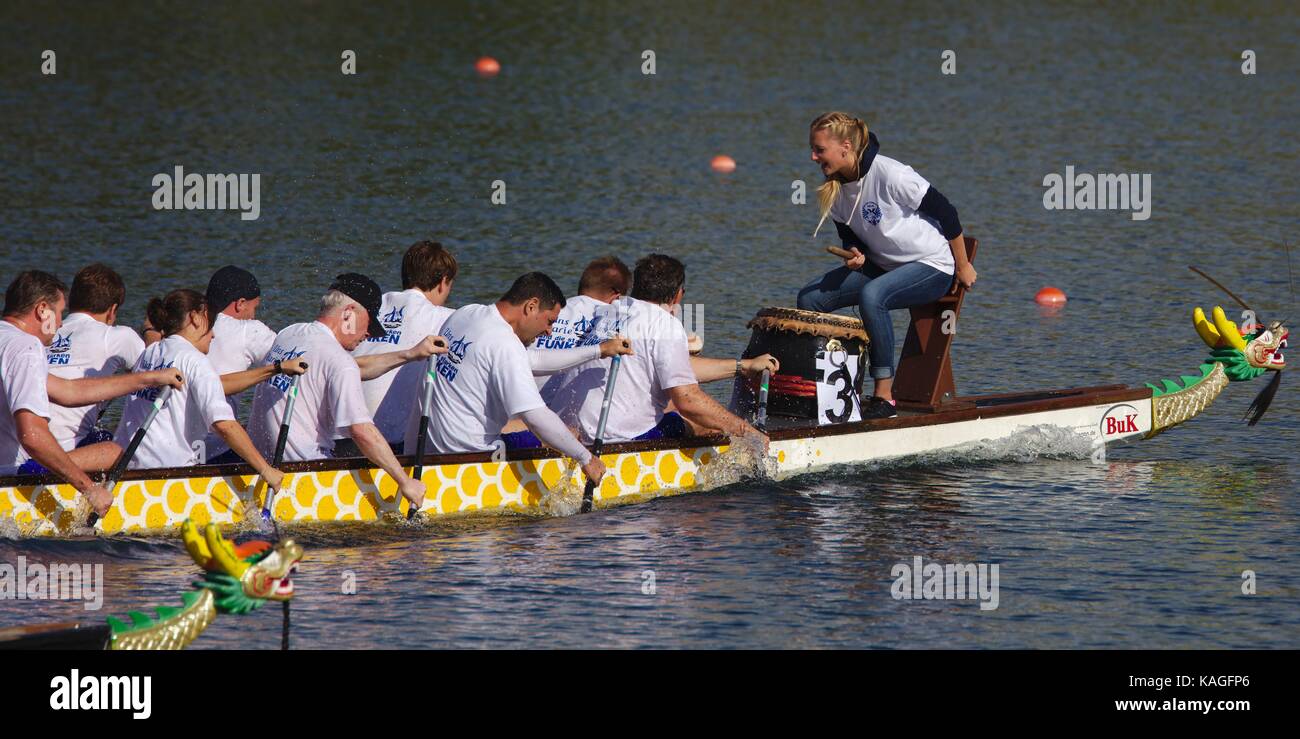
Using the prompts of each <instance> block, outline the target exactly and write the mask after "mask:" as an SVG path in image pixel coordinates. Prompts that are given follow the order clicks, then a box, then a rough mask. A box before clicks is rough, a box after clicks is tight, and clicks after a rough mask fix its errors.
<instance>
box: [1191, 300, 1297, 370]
mask: <svg viewBox="0 0 1300 739" xmlns="http://www.w3.org/2000/svg"><path fill="white" fill-rule="evenodd" d="M1192 321H1193V322H1194V323H1195V325H1196V333H1198V334H1200V336H1201V340H1202V341H1204V342H1205V343H1206V345H1207V346H1209V347H1210V349H1211V352H1210V355H1211V356H1212V357H1213V359H1214V361H1216V362H1222V363H1223V365H1224V370H1225V371H1226V372H1227V373H1228V378H1229V379H1231V380H1249V379H1253V378H1255V377H1259V376H1260V375H1262V374H1264V373H1265V372H1268V371H1269V370H1273V371H1278V372H1280V371H1281V370H1284V369H1286V358H1285V357H1284V356H1283V355H1282V350H1283V349H1285V348H1286V346H1287V337H1289V336H1290V332H1289V331H1288V330H1287V328H1286V327H1285V326H1283V325H1282V324H1281V323H1280V322H1278V321H1274V322H1273V323H1271V324H1270V325H1269V326H1268V327H1267V328H1265V327H1264V326H1262V325H1259V324H1256V325H1254V326H1249V327H1246V328H1245V329H1240V328H1237V324H1235V323H1233V322H1232V321H1230V320H1228V317H1227V316H1226V315H1225V314H1224V312H1223V308H1221V307H1219V306H1215V307H1214V311H1213V313H1212V314H1211V319H1207V318H1206V317H1205V311H1203V310H1201V309H1200V308H1197V309H1196V310H1194V311H1193V312H1192Z"/></svg>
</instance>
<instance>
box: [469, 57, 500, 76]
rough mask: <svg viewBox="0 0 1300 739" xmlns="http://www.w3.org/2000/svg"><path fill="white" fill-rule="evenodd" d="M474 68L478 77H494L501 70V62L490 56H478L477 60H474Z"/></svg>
mask: <svg viewBox="0 0 1300 739" xmlns="http://www.w3.org/2000/svg"><path fill="white" fill-rule="evenodd" d="M474 69H475V71H477V72H478V76H480V77H495V76H497V73H498V72H500V71H501V62H498V61H497V60H496V59H493V58H492V57H490V56H483V57H479V60H478V61H477V62H474Z"/></svg>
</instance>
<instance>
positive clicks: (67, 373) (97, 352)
mask: <svg viewBox="0 0 1300 739" xmlns="http://www.w3.org/2000/svg"><path fill="white" fill-rule="evenodd" d="M143 351H144V340H143V339H141V338H140V336H139V335H138V334H137V333H136V332H135V331H133V330H132V329H130V328H127V327H126V326H109V325H108V324H106V323H101V322H99V321H97V320H95V319H94V318H93V317H92V316H90V315H89V314H86V313H81V312H77V313H72V314H69V315H68V317H67V318H65V319H63V327H62V328H60V329H59V332H58V333H57V334H55V335H54V340H53V341H52V342H50V345H49V346H47V347H45V361H46V362H48V363H49V369H50V374H51V375H54V376H55V377H62V378H63V379H65V380H80V379H82V378H84V377H107V376H109V375H113V374H116V373H117V372H120V371H122V370H128V369H130V368H132V367H134V366H135V363H136V361H137V360H138V359H140V354H141V353H142V352H143ZM105 405H107V403H92V404H91V405H82V406H77V407H75V408H65V407H64V406H61V405H58V404H51V405H50V433H51V434H54V438H55V439H57V440H58V442H59V446H61V447H63V450H64V451H72V449H73V448H74V447H76V446H77V442H78V441H80V440H81V439H83V438H85V436H86V434H88V433H90V430H91V429H92V428H94V427H95V422H96V421H98V420H99V414H100V412H101V411H102V410H103V408H104V406H105Z"/></svg>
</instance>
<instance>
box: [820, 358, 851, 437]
mask: <svg viewBox="0 0 1300 739" xmlns="http://www.w3.org/2000/svg"><path fill="white" fill-rule="evenodd" d="M857 371H858V355H856V354H846V353H844V352H843V351H831V352H824V351H822V352H817V377H818V378H820V379H818V381H817V424H818V425H820V426H824V425H826V424H828V423H846V422H853V421H861V420H862V414H861V413H859V411H858V400H857V398H856V395H857V392H856V390H855V388H857V386H858V377H857Z"/></svg>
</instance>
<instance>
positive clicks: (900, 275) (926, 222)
mask: <svg viewBox="0 0 1300 739" xmlns="http://www.w3.org/2000/svg"><path fill="white" fill-rule="evenodd" d="M809 146H810V147H811V148H812V160H813V161H814V162H816V163H817V164H818V165H820V166H821V170H822V175H824V176H825V178H826V182H825V184H823V185H822V186H821V187H820V188H818V190H817V199H818V201H819V203H820V206H821V219H820V220H819V221H818V223H817V231H820V230H821V226H822V224H823V223H825V221H826V218H827V216H829V217H830V218H831V220H832V221H834V222H835V228H836V230H838V231H839V236H840V240H841V242H842V244H843V249H844V250H846V251H847V252H848V253H849V254H850V255H851V256H848V257H846V258H845V259H844V265H843V266H842V267H837V268H835V269H833V270H831V271H830V272H827V273H826V274H824V275H822V276H821V277H818V278H817V279H815V280H813V281H812V282H810V283H808V285H807V286H805V287H804V288H803V289H802V290H800V291H799V300H798V305H799V307H800V308H802V309H804V310H812V311H819V312H822V313H830V312H833V311H835V310H838V309H840V308H845V307H848V306H857V307H858V310H859V311H860V313H861V317H862V323H863V326H864V328H865V329H866V331H867V335H868V336H870V337H871V344H870V347H869V349H868V355H869V358H870V360H871V377H872V379H873V380H874V381H875V390H874V392H873V394H872V397H871V399H870V400H869V401H868V402H867V403H865V404H864V405H863V408H862V416H863V417H864V418H892V417H894V416H896V415H898V413H897V411H896V410H895V406H896V405H897V404H896V403H895V401H894V396H893V384H894V379H893V378H894V325H893V321H892V320H891V319H890V316H889V312H890V311H891V310H898V309H901V308H911V307H915V306H921V305H927V304H929V303H933V302H934V301H936V300H938V299H939V298H941V297H943V296H944V294H945V293H947V292H948V291H949V289H950V288H951V289H952V290H956V287H957V285H959V284H960V285H963V286H965V287H968V288H969V287H971V286H972V285H974V284H975V276H976V275H975V268H974V267H973V266H971V262H970V259H969V258H968V257H967V254H966V241H965V239H964V238H963V237H962V228H961V221H960V220H958V218H957V209H956V208H954V207H953V206H952V204H951V203H949V202H948V199H947V198H945V197H944V196H943V194H942V193H940V192H939V191H938V190H936V189H935V188H934V187H932V186H931V185H930V183H929V182H928V181H927V180H926V179H925V178H924V177H922V176H921V175H919V174H917V173H916V171H915V170H914V169H912V168H911V167H909V166H907V165H906V164H903V163H902V162H899V161H898V160H895V159H890V158H889V157H886V156H881V155H880V154H879V153H878V152H879V151H880V142H879V141H878V140H877V139H876V135H875V134H874V133H870V132H868V130H867V124H866V123H864V122H863V121H862V120H860V119H858V118H854V117H853V116H851V115H849V114H847V113H839V112H834V113H825V114H823V115H820V116H818V117H817V119H816V120H814V121H813V122H812V126H811V127H810V130H809ZM817 231H814V232H813V237H814V238H816V236H817ZM954 273H955V276H956V279H955V281H954Z"/></svg>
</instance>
